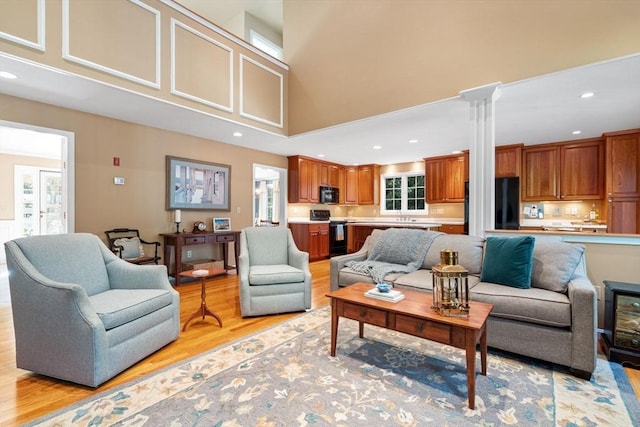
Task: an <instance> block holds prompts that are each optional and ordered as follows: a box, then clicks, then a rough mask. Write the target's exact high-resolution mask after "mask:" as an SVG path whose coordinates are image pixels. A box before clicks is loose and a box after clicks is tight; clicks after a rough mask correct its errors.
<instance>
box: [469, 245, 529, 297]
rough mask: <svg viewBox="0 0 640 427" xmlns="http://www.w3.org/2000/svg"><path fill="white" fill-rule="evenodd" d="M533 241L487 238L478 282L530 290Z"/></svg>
mask: <svg viewBox="0 0 640 427" xmlns="http://www.w3.org/2000/svg"><path fill="white" fill-rule="evenodd" d="M535 241H536V239H535V238H534V237H532V236H522V237H487V240H486V242H485V246H484V262H483V263H482V274H481V276H480V280H482V281H483V282H490V283H498V284H501V285H507V286H513V287H514V288H522V289H527V288H530V287H531V268H532V266H533V245H534V243H535Z"/></svg>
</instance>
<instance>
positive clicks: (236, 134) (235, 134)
mask: <svg viewBox="0 0 640 427" xmlns="http://www.w3.org/2000/svg"><path fill="white" fill-rule="evenodd" d="M233 136H235V137H237V138H240V137H241V136H242V132H234V133H233Z"/></svg>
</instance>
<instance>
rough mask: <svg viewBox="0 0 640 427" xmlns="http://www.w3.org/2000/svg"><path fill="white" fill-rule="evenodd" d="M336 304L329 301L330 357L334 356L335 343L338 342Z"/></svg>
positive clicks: (334, 301) (333, 300)
mask: <svg viewBox="0 0 640 427" xmlns="http://www.w3.org/2000/svg"><path fill="white" fill-rule="evenodd" d="M337 305H338V302H337V301H336V300H335V299H332V300H331V348H330V352H331V357H335V356H336V342H337V341H338V308H337Z"/></svg>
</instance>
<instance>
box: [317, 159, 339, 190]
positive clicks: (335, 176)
mask: <svg viewBox="0 0 640 427" xmlns="http://www.w3.org/2000/svg"><path fill="white" fill-rule="evenodd" d="M320 185H326V186H328V187H337V188H339V187H340V166H338V165H334V164H330V163H320Z"/></svg>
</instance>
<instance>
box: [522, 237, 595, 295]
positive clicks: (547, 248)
mask: <svg viewBox="0 0 640 427" xmlns="http://www.w3.org/2000/svg"><path fill="white" fill-rule="evenodd" d="M583 253H584V246H583V245H576V244H571V243H566V242H563V241H548V240H543V239H538V240H537V241H536V244H535V247H534V249H533V268H532V270H531V286H532V287H535V288H542V289H548V290H550V291H555V292H565V291H566V290H567V285H568V284H569V280H571V277H572V276H573V273H574V272H575V271H576V267H577V266H578V263H579V262H580V259H581V258H582V254H583Z"/></svg>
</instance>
